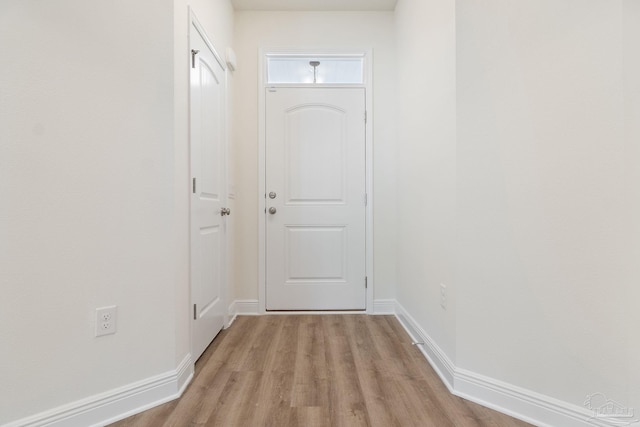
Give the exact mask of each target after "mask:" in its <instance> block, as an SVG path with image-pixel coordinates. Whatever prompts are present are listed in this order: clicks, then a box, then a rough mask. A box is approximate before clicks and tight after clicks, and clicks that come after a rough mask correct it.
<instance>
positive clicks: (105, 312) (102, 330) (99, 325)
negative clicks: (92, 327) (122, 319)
mask: <svg viewBox="0 0 640 427" xmlns="http://www.w3.org/2000/svg"><path fill="white" fill-rule="evenodd" d="M117 314H118V307H117V306H115V305H112V306H110V307H102V308H96V337H100V336H102V335H110V334H115V333H116V321H117V317H118V316H117Z"/></svg>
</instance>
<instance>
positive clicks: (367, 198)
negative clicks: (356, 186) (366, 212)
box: [364, 193, 369, 206]
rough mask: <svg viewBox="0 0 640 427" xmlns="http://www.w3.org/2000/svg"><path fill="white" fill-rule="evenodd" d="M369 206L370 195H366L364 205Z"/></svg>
mask: <svg viewBox="0 0 640 427" xmlns="http://www.w3.org/2000/svg"><path fill="white" fill-rule="evenodd" d="M368 204H369V195H368V194H367V193H364V205H365V206H367V205H368Z"/></svg>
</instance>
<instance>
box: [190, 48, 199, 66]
mask: <svg viewBox="0 0 640 427" xmlns="http://www.w3.org/2000/svg"><path fill="white" fill-rule="evenodd" d="M199 52H200V51H199V50H198V49H191V68H196V55H197V54H198V53H199Z"/></svg>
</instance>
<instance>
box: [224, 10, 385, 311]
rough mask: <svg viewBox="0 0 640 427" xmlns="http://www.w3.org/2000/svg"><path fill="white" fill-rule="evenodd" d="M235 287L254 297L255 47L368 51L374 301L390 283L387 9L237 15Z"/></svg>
mask: <svg viewBox="0 0 640 427" xmlns="http://www.w3.org/2000/svg"><path fill="white" fill-rule="evenodd" d="M235 16H236V19H235V40H234V42H235V46H236V51H237V55H238V64H239V65H238V66H239V68H238V71H237V73H236V75H235V77H234V79H235V88H236V92H235V109H234V120H235V124H234V126H235V129H236V134H235V141H234V144H235V146H236V149H237V152H236V153H237V157H236V165H235V168H236V179H237V191H238V199H237V207H238V208H237V209H236V210H237V213H238V215H237V217H236V221H237V235H236V236H237V239H236V244H237V246H236V254H235V255H236V267H235V274H236V286H237V288H236V291H237V296H238V298H240V299H257V298H258V249H257V247H258V240H257V239H258V207H257V206H258V205H257V195H258V193H259V191H258V174H257V169H258V117H257V114H258V107H257V105H258V74H257V73H258V49H259V48H260V47H263V48H292V49H301V48H309V49H314V48H316V49H323V48H324V49H331V48H334V49H335V48H341V49H349V48H354V49H357V48H369V47H371V48H373V50H374V53H373V56H374V65H373V72H374V88H373V92H374V93H373V97H374V98H373V99H374V111H373V120H374V135H373V137H374V154H373V155H374V173H375V176H374V188H375V189H374V239H375V246H374V248H375V253H374V257H375V261H374V270H375V280H376V285H375V286H376V287H375V298H378V299H382V298H391V297H393V296H394V294H393V284H394V283H393V282H394V280H395V264H394V262H395V250H394V248H395V229H394V226H395V207H394V206H393V203H392V200H393V192H394V190H395V164H394V161H393V158H394V154H395V153H394V149H393V142H394V141H393V136H394V132H395V128H394V68H395V54H394V33H393V22H394V21H393V13H392V12H247V11H238V12H236V15H235Z"/></svg>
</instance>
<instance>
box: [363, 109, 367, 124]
mask: <svg viewBox="0 0 640 427" xmlns="http://www.w3.org/2000/svg"><path fill="white" fill-rule="evenodd" d="M364 122H365V123H367V110H364Z"/></svg>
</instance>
